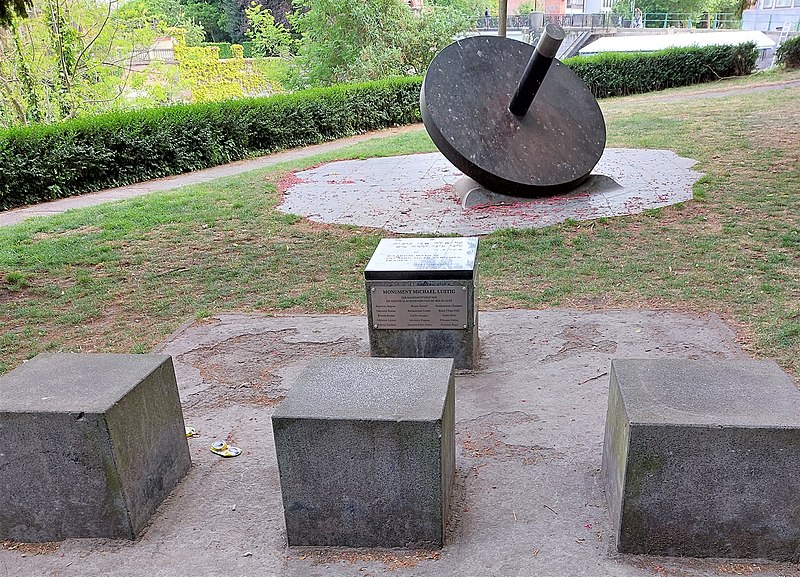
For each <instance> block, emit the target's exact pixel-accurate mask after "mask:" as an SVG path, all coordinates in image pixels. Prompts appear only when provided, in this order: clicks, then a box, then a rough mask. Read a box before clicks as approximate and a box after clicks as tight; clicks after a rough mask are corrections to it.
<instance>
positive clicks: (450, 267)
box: [364, 238, 478, 280]
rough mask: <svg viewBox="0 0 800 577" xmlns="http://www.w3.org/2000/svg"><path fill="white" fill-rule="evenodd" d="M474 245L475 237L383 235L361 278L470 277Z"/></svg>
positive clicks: (475, 244) (472, 269)
mask: <svg viewBox="0 0 800 577" xmlns="http://www.w3.org/2000/svg"><path fill="white" fill-rule="evenodd" d="M477 249H478V239H477V238H384V239H382V240H381V241H380V243H379V244H378V248H376V249H375V252H374V253H373V255H372V258H371V259H370V261H369V264H367V268H366V269H364V278H365V279H367V280H381V279H390V280H403V279H406V280H429V279H471V278H473V276H474V269H475V256H476V254H477Z"/></svg>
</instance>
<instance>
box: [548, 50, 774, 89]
mask: <svg viewBox="0 0 800 577" xmlns="http://www.w3.org/2000/svg"><path fill="white" fill-rule="evenodd" d="M757 57H758V53H757V51H756V49H755V45H754V44H752V43H746V44H740V45H738V46H706V47H703V48H698V47H689V48H670V49H668V50H662V51H659V52H637V53H617V52H607V53H603V54H596V55H594V56H576V57H575V58H569V59H567V60H565V61H564V64H566V65H567V66H569V67H570V68H571V69H572V70H573V71H574V72H575V73H576V74H577V75H578V76H580V77H581V78H582V79H583V81H584V82H586V84H588V85H589V88H590V89H591V91H592V93H593V94H594V95H595V96H596V97H598V98H602V97H605V96H625V95H627V94H639V93H641V92H651V91H654V90H663V89H665V88H674V87H676V86H688V85H690V84H698V83H700V82H709V81H711V80H718V79H720V78H725V77H729V76H743V75H746V74H749V73H750V72H751V71H752V70H753V67H754V66H755V62H756V58H757Z"/></svg>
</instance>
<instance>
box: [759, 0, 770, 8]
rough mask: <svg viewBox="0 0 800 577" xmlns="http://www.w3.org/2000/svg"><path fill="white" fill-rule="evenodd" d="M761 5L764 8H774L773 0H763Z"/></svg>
mask: <svg viewBox="0 0 800 577" xmlns="http://www.w3.org/2000/svg"><path fill="white" fill-rule="evenodd" d="M761 7H762V8H772V0H762V2H761Z"/></svg>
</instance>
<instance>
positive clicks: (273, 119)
mask: <svg viewBox="0 0 800 577" xmlns="http://www.w3.org/2000/svg"><path fill="white" fill-rule="evenodd" d="M755 59H756V51H755V48H754V47H753V45H752V44H749V45H741V46H738V47H737V46H713V47H708V48H681V49H671V50H666V51H663V52H658V53H652V54H646V53H639V54H601V55H597V56H590V57H578V58H572V59H569V60H567V61H566V62H565V64H567V65H568V66H569V67H570V68H572V69H573V70H574V71H575V72H576V73H577V74H578V76H580V77H581V78H583V79H584V80H585V81H586V82H587V84H588V85H589V87H590V88H591V89H592V92H594V94H595V95H596V96H598V97H604V96H618V95H624V94H634V93H638V92H648V91H652V90H660V89H663V88H669V87H673V86H683V85H688V84H694V83H697V82H704V81H708V80H714V79H717V78H720V77H726V76H735V75H741V74H747V73H749V72H750V71H751V70H752V68H753V66H754V63H755ZM421 82H422V79H421V78H405V79H393V80H387V81H381V82H373V83H365V84H356V85H342V86H335V87H332V88H324V89H317V90H309V91H303V92H297V93H294V94H290V95H279V96H272V97H269V98H257V99H243V100H235V101H227V102H219V103H211V104H196V105H186V106H174V107H169V108H155V109H150V110H139V111H132V112H126V113H117V114H106V115H100V116H93V117H87V118H82V119H76V120H72V121H69V122H64V123H60V124H54V125H47V126H33V127H29V128H17V129H12V130H9V131H5V132H0V210H5V209H8V208H12V207H15V206H20V205H23V204H30V203H36V202H41V201H45V200H50V199H54V198H62V197H66V196H71V195H75V194H81V193H85V192H92V191H95V190H100V189H102V188H108V187H114V186H122V185H126V184H132V183H135V182H142V181H145V180H150V179H153V178H160V177H163V176H170V175H173V174H179V173H181V172H188V171H191V170H198V169H201V168H207V167H209V166H215V165H218V164H223V163H226V162H230V161H232V160H239V159H242V158H247V157H250V156H255V155H258V154H266V153H269V152H273V151H276V150H282V149H286V148H291V147H295V146H304V145H308V144H313V143H317V142H322V141H326V140H333V139H335V138H341V137H344V136H350V135H352V134H357V133H360V132H366V131H369V130H374V129H378V128H384V127H387V126H393V125H399V124H407V123H410V122H414V121H417V120H419V90H420V85H421Z"/></svg>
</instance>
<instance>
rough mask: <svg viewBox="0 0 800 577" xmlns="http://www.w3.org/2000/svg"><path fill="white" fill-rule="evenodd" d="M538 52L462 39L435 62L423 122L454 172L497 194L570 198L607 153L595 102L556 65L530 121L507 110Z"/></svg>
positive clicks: (425, 89) (497, 41) (509, 43)
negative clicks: (566, 195)
mask: <svg viewBox="0 0 800 577" xmlns="http://www.w3.org/2000/svg"><path fill="white" fill-rule="evenodd" d="M533 50H534V47H533V46H531V45H529V44H525V43H523V42H518V41H516V40H510V39H508V38H500V37H496V36H474V37H470V38H465V39H463V40H459V41H457V42H454V43H453V44H451V45H450V46H448V47H446V48H445V49H444V50H442V51H441V52H440V53H439V54H438V55H437V56H436V58H435V59H434V60H433V62H432V63H431V65H430V66H429V67H428V72H427V74H426V75H425V80H424V82H423V84H422V92H421V94H420V106H421V110H422V120H423V122H424V123H425V129H426V130H427V131H428V134H430V137H431V139H433V142H434V143H435V144H436V146H437V147H438V148H439V150H440V151H441V152H442V154H444V156H445V157H446V158H447V159H448V160H449V161H450V162H452V163H453V165H455V166H456V167H457V168H458V169H460V170H461V171H462V172H463V173H464V174H466V175H467V176H469V177H471V178H473V179H474V180H475V181H477V182H478V183H480V184H482V185H483V186H485V187H486V188H488V189H489V190H492V191H494V192H498V193H503V194H510V195H516V196H542V195H548V194H554V193H558V192H565V191H568V190H571V189H572V188H574V187H576V186H578V185H579V184H580V183H581V182H583V181H584V180H585V179H586V178H587V177H588V176H589V174H590V173H591V171H592V169H593V168H594V166H595V165H596V164H597V162H598V161H599V160H600V156H601V155H602V154H603V149H604V148H605V143H606V125H605V121H604V120H603V113H602V112H601V111H600V107H599V106H598V104H597V100H596V99H595V98H594V95H592V93H591V91H590V90H589V88H588V87H587V86H586V84H585V83H584V82H583V81H582V80H581V79H580V78H578V76H576V75H575V73H574V72H572V70H570V69H569V68H567V67H566V66H564V65H563V64H562V63H561V62H559V61H558V60H555V59H554V60H553V63H552V65H551V66H550V70H549V71H548V73H547V76H546V77H545V79H544V81H543V82H542V86H541V88H540V89H539V91H538V93H537V94H536V98H534V100H533V104H532V105H531V107H530V109H529V110H528V113H527V114H526V115H525V116H522V117H517V116H515V115H514V114H512V113H511V112H510V111H509V110H508V104H509V102H510V101H511V97H512V96H513V94H514V90H515V89H516V87H517V85H518V83H519V80H520V77H521V76H522V73H523V71H524V70H525V66H526V65H527V64H528V61H529V60H530V58H531V55H532V54H533Z"/></svg>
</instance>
